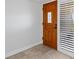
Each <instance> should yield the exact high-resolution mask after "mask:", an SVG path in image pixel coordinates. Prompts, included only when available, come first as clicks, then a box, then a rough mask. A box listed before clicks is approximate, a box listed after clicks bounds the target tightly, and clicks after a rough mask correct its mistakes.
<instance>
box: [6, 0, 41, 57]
mask: <svg viewBox="0 0 79 59" xmlns="http://www.w3.org/2000/svg"><path fill="white" fill-rule="evenodd" d="M41 10H42V8H41V5H40V4H39V3H36V2H33V1H32V0H5V12H6V13H5V32H6V33H5V39H6V42H5V43H6V46H5V54H6V56H7V55H8V54H9V53H10V52H12V51H15V50H18V49H22V48H24V47H28V46H31V45H33V44H35V43H38V42H40V41H41V40H42V33H41V32H42V14H41Z"/></svg>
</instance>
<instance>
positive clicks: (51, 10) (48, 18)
mask: <svg viewBox="0 0 79 59" xmlns="http://www.w3.org/2000/svg"><path fill="white" fill-rule="evenodd" d="M43 44H44V45H46V46H49V47H51V48H54V49H57V1H54V2H50V3H46V4H43Z"/></svg>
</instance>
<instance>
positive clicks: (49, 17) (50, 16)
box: [47, 12, 52, 23]
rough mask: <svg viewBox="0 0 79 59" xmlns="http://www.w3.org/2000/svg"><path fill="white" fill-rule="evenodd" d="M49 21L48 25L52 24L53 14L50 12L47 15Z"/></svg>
mask: <svg viewBox="0 0 79 59" xmlns="http://www.w3.org/2000/svg"><path fill="white" fill-rule="evenodd" d="M47 19H48V20H47V21H48V23H52V13H51V12H48V15H47Z"/></svg>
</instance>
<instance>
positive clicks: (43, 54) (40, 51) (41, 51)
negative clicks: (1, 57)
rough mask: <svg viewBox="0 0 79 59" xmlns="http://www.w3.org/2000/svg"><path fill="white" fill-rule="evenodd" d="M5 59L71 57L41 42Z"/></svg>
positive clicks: (64, 58)
mask: <svg viewBox="0 0 79 59" xmlns="http://www.w3.org/2000/svg"><path fill="white" fill-rule="evenodd" d="M6 59H73V58H71V57H69V56H67V55H64V54H63V53H60V52H58V51H56V50H54V49H52V48H49V47H47V46H44V45H42V44H40V45H37V46H35V47H32V48H30V49H28V50H25V51H23V52H20V53H18V54H16V55H13V56H10V57H8V58H6Z"/></svg>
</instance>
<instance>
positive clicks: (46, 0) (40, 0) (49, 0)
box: [35, 0, 55, 3]
mask: <svg viewBox="0 0 79 59" xmlns="http://www.w3.org/2000/svg"><path fill="white" fill-rule="evenodd" d="M35 1H37V2H39V3H48V2H52V1H55V0H35Z"/></svg>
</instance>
